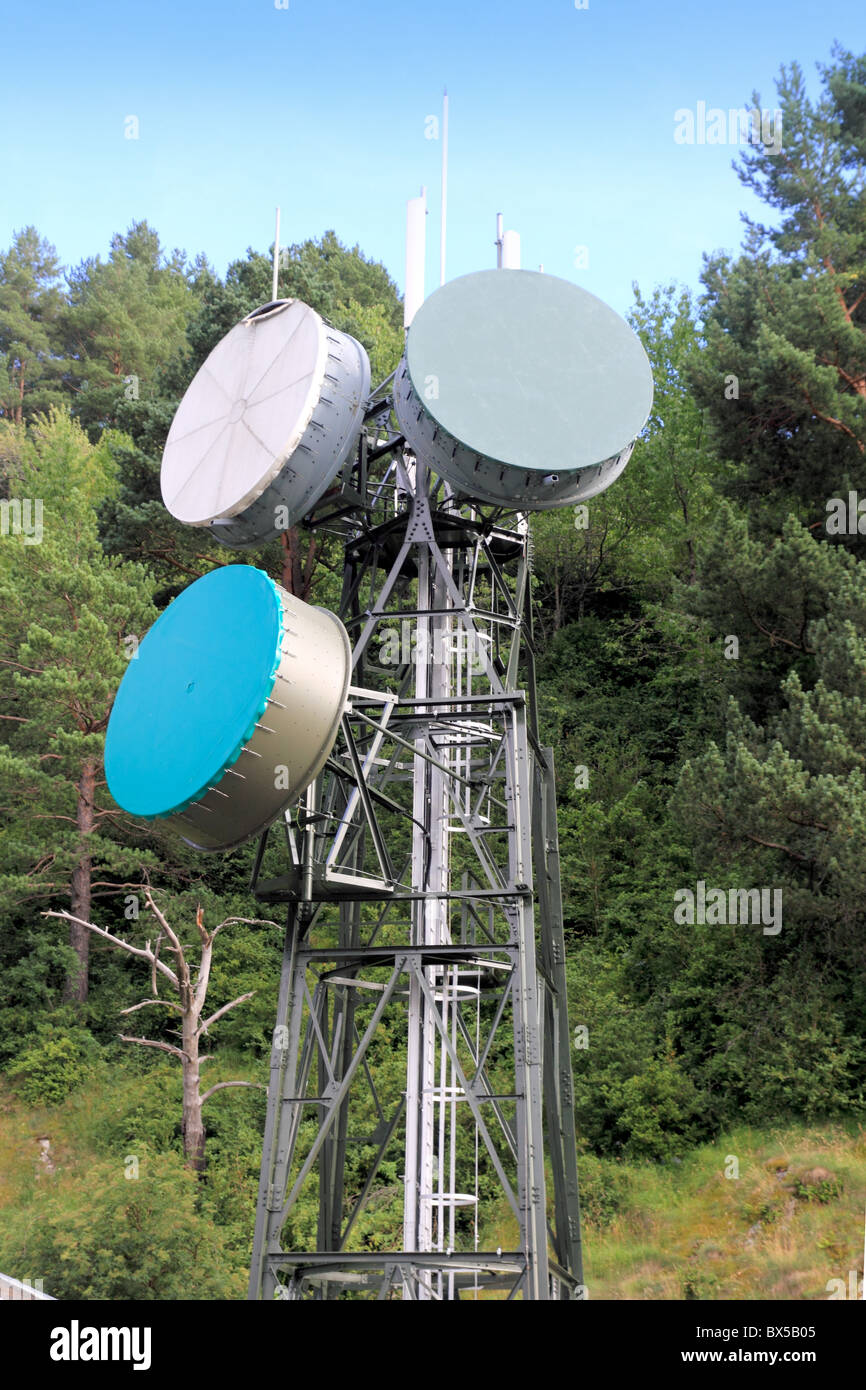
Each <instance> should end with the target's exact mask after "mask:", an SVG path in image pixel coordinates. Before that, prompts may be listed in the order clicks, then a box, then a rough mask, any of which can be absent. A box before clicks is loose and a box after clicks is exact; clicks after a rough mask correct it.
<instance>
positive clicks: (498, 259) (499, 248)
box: [496, 212, 504, 270]
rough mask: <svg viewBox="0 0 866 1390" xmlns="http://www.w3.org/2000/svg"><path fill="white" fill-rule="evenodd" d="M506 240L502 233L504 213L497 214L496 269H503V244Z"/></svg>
mask: <svg viewBox="0 0 866 1390" xmlns="http://www.w3.org/2000/svg"><path fill="white" fill-rule="evenodd" d="M503 240H504V236H503V232H502V213H501V212H497V214H496V269H497V270H501V269H502V243H503Z"/></svg>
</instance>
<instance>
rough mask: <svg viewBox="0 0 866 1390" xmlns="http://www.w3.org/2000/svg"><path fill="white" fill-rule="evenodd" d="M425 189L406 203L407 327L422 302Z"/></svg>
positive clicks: (404, 302)
mask: <svg viewBox="0 0 866 1390" xmlns="http://www.w3.org/2000/svg"><path fill="white" fill-rule="evenodd" d="M426 219H427V189H426V188H422V189H421V196H420V198H410V199H409V200H408V201H407V203H406V288H405V292H404V294H403V327H404V328H408V327H409V325H410V324H411V322H412V320H413V318H414V317H415V312H416V310H418V309H420V308H421V305H422V304H423V303H424V262H425V260H426V244H427V243H426V234H427V228H426Z"/></svg>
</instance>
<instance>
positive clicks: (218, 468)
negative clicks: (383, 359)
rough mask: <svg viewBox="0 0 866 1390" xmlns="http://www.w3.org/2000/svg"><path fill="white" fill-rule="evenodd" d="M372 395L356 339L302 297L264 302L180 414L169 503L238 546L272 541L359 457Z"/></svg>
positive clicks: (219, 351)
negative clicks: (354, 454) (351, 457)
mask: <svg viewBox="0 0 866 1390" xmlns="http://www.w3.org/2000/svg"><path fill="white" fill-rule="evenodd" d="M369 392H370V361H369V358H368V357H367V353H366V351H365V349H364V348H363V347H362V346H361V344H360V343H359V342H357V341H356V339H354V338H353V337H352V336H351V335H350V334H349V333H341V332H340V331H339V330H338V329H336V328H331V327H330V326H329V325H328V324H326V323H325V322H324V320H323V319H322V317H321V315H319V314H317V313H316V311H315V309H312V308H311V307H310V306H309V305H308V304H303V303H302V302H301V301H300V300H298V299H279V300H276V301H275V302H271V303H268V304H264V305H262V306H261V307H260V308H258V309H255V310H254V311H253V313H251V314H248V315H247V317H246V318H244V319H242V320H241V322H240V323H238V324H236V325H235V327H234V328H233V329H232V330H231V332H229V333H227V334H226V335H225V337H224V338H222V339H221V341H220V342H219V343H217V345H216V347H215V348H214V350H213V352H212V353H211V354H210V356H209V357H208V358H207V360H206V361H205V362H204V363H203V365H202V366H201V367H200V368H199V370H198V372H197V373H196V375H195V377H194V378H193V380H192V382H191V384H190V386H189V388H188V390H187V392H186V394H185V395H184V397H183V400H182V401H181V403H180V406H179V407H178V410H177V414H176V415H175V417H174V421H173V422H172V426H171V429H170V431H169V434H168V439H167V440H166V445H165V450H164V452H163V457H162V469H161V477H160V482H161V488H162V498H163V501H164V503H165V505H166V507H167V508H168V510H169V511H170V512H171V514H172V516H174V517H176V518H177V520H178V521H182V522H185V523H186V524H187V525H189V526H201V527H207V528H208V529H210V531H211V532H212V534H213V535H214V537H215V538H216V539H217V540H218V541H220V542H221V543H222V544H223V545H226V546H229V547H230V548H232V549H246V548H250V547H255V546H260V545H263V544H264V543H265V542H266V541H269V540H274V539H276V538H277V537H278V536H279V535H280V534H281V532H283V531H285V530H287V529H288V527H290V526H294V525H295V523H296V522H298V521H300V520H301V518H302V517H304V516H306V514H307V513H308V512H309V511H310V510H311V509H312V508H313V507H314V506H315V504H316V503H317V502H318V501H319V499H320V498H321V497H322V495H323V494H324V493H325V492H326V491H327V489H328V488H329V486H330V485H331V483H332V482H333V480H334V478H335V477H336V476H337V474H338V473H339V471H340V469H341V468H342V466H343V464H344V463H345V461H346V459H347V458H348V457H349V455H350V454H351V453H352V451H353V449H354V447H355V444H356V443H357V440H358V436H359V434H360V432H361V428H362V425H363V419H364V411H365V409H366V404H367V397H368V395H369Z"/></svg>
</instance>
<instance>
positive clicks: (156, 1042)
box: [42, 886, 276, 1173]
mask: <svg viewBox="0 0 866 1390" xmlns="http://www.w3.org/2000/svg"><path fill="white" fill-rule="evenodd" d="M144 896H145V902H146V904H147V908H148V911H149V912H150V913H151V914H152V916H153V917H154V919H155V921H156V922H157V924H158V926H159V934H158V936H157V938H156V945H155V946H151V943H150V940H148V941H147V944H146V945H145V946H144V947H141V946H134V945H133V944H132V942H131V941H124V940H123V938H122V937H119V936H114V935H113V933H112V932H109V931H106V930H105V928H104V927H98V926H96V924H95V923H94V922H85V921H83V920H82V919H81V918H80V917H73V915H72V914H71V913H70V912H44V913H43V914H42V915H43V917H59V918H62V919H63V920H64V921H66V922H70V923H72V924H74V925H76V926H78V927H79V928H81V929H83V930H86V931H89V932H94V933H95V934H96V935H97V936H101V937H102V938H103V939H104V940H105V941H108V942H110V943H111V945H112V946H115V947H117V948H118V949H119V950H121V951H126V952H127V953H128V954H129V955H131V956H139V957H140V958H141V959H142V960H146V961H147V962H148V964H149V966H150V983H151V990H152V995H151V998H149V999H143V1000H142V1001H141V1003H140V1004H133V1005H132V1007H131V1008H129V1009H122V1010H121V1014H133V1013H136V1012H137V1011H138V1010H139V1009H146V1008H149V1007H151V1006H154V1005H155V1006H157V1007H159V1008H163V1009H169V1010H171V1012H172V1013H174V1014H177V1015H179V1016H180V1029H179V1030H177V1031H178V1033H179V1036H180V1039H181V1045H180V1046H179V1047H177V1046H175V1044H174V1043H167V1042H162V1041H161V1040H160V1039H157V1038H132V1037H129V1036H127V1034H125V1033H121V1034H120V1039H121V1041H122V1042H130V1043H140V1044H141V1046H142V1047H156V1048H159V1050H160V1051H161V1052H168V1053H169V1054H170V1055H171V1056H172V1057H177V1059H178V1060H179V1062H180V1064H181V1067H182V1069H183V1151H184V1154H185V1156H186V1163H187V1167H189V1168H193V1169H194V1170H195V1171H196V1172H199V1173H201V1172H204V1168H205V1134H206V1131H205V1127H204V1121H203V1119H202V1106H203V1105H204V1103H205V1101H206V1100H209V1099H210V1097H211V1096H212V1095H214V1094H215V1092H217V1091H221V1090H223V1088H224V1087H227V1086H252V1087H257V1086H258V1088H259V1089H260V1090H264V1089H265V1088H264V1087H263V1086H259V1084H258V1082H255V1081H218V1082H216V1084H215V1085H213V1086H211V1087H210V1088H209V1089H208V1090H207V1091H205V1093H204V1095H202V1093H201V1073H200V1068H201V1066H202V1065H203V1063H205V1062H209V1061H210V1060H211V1057H212V1055H213V1054H212V1053H206V1054H205V1055H204V1056H202V1055H201V1054H200V1052H199V1045H200V1042H201V1039H202V1037H203V1035H205V1034H207V1033H208V1031H209V1030H210V1029H211V1028H212V1027H213V1026H214V1024H215V1023H218V1022H219V1020H220V1019H221V1018H224V1017H225V1015H226V1014H227V1013H228V1012H229V1010H230V1009H234V1008H236V1007H237V1005H238V1004H243V1003H245V1002H246V1000H247V999H252V997H253V993H254V991H252V990H251V991H250V992H249V993H248V994H241V995H239V996H238V998H237V999H232V1001H231V1002H230V1003H228V1004H223V1005H221V1007H220V1008H218V1009H217V1010H216V1011H215V1012H214V1013H212V1014H210V1015H209V1016H208V1017H207V1018H203V1017H202V1015H203V1013H204V1006H205V1001H206V998H207V990H208V984H209V982H210V971H211V961H212V958H213V943H214V940H215V939H216V936H217V934H218V932H221V931H222V929H223V927H228V926H231V925H232V924H233V923H236V922H242V923H246V924H247V925H249V926H257V925H261V926H271V927H273V926H276V923H275V922H266V921H264V920H263V919H261V918H256V917H227V918H226V919H225V921H224V922H220V924H219V926H216V927H214V929H213V931H212V932H208V930H207V928H206V927H205V925H204V921H203V913H202V909H201V908H200V907H199V908H198V909H197V910H196V926H197V928H198V934H199V939H200V944H201V958H200V960H199V962H198V965H197V966H196V965H193V966H192V968H191V967H190V962H189V960H188V959H187V951H188V950H189V947H188V946H184V945H183V944H182V943H181V941H180V939H179V938H178V936H177V933H176V932H175V931H174V929H173V928H172V926H171V925H170V923H169V922H168V919H167V918H166V916H165V914H164V913H163V912H161V911H160V909H159V908H158V907H157V905H156V903H155V902H154V900H153V896H152V894H151V891H150V887H149V886H148V887H145V890H144ZM163 941H165V943H166V948H167V950H168V951H169V952H171V954H172V955H173V956H174V958H175V965H174V968H173V969H172V967H171V966H170V965H167V964H166V963H165V961H164V960H161V959H160V947H161V945H162V943H163ZM160 975H162V977H163V978H164V979H166V980H168V981H169V983H170V984H171V986H172V989H173V990H174V991H175V993H176V994H177V1002H175V1001H174V1000H172V999H161V998H160V997H159V990H158V988H157V983H158V980H159V976H160ZM193 976H194V977H193Z"/></svg>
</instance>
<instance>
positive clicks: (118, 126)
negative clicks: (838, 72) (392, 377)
mask: <svg viewBox="0 0 866 1390" xmlns="http://www.w3.org/2000/svg"><path fill="white" fill-rule="evenodd" d="M579 2H580V3H583V0H579ZM283 3H284V0H196V3H192V0H36V3H31V4H29V5H28V4H26V3H25V4H21V3H16V4H12V3H11V0H0V5H2V29H0V32H2V35H3V48H4V56H3V78H2V86H0V131H2V136H0V140H2V166H3V175H2V180H0V246H3V247H5V246H7V245H8V244H9V241H10V238H11V236H12V233H13V231H14V230H17V229H19V228H21V227H23V226H26V225H27V224H29V223H33V224H35V226H36V227H37V228H38V229H39V231H40V233H41V234H42V235H43V236H45V237H47V238H48V239H49V240H50V241H52V242H53V243H54V244H55V246H56V247H57V249H58V252H59V253H60V256H61V259H62V260H63V262H64V263H65V264H66V265H74V264H76V263H77V262H78V261H79V260H81V259H82V258H84V257H85V256H91V255H97V254H100V255H103V256H105V255H106V253H107V250H108V245H109V240H110V237H111V235H112V233H114V232H116V231H124V230H125V229H126V228H127V227H128V226H129V224H130V222H132V221H133V220H135V219H142V218H146V219H147V220H148V222H150V224H151V225H152V226H154V227H155V228H156V230H157V231H158V232H159V234H160V237H161V239H162V242H163V245H165V246H167V247H168V248H172V247H176V246H177V247H182V248H184V249H185V250H186V251H187V252H188V253H189V254H190V255H191V256H192V255H195V254H196V253H197V252H199V251H203V252H205V253H206V255H207V256H208V258H209V259H210V261H211V262H212V264H213V265H214V266H215V267H216V269H217V270H218V271H219V272H220V273H221V274H222V273H224V272H225V269H226V267H227V265H228V264H229V262H230V261H231V260H233V259H235V258H236V257H239V256H242V255H243V254H244V253H245V251H246V248H247V247H248V246H253V247H254V248H256V249H257V250H266V249H267V247H268V246H269V245H270V244H271V242H272V240H273V224H274V208H275V205H276V204H277V203H279V204H280V205H281V207H282V231H283V235H282V238H281V239H282V241H283V242H284V243H285V242H287V241H288V242H291V241H300V240H303V239H304V238H306V237H308V236H309V237H318V236H320V235H321V233H322V232H323V231H325V230H326V229H327V228H329V227H333V228H334V229H335V231H336V232H337V235H338V236H339V237H340V238H341V240H342V241H344V242H346V243H347V244H349V245H354V244H355V243H358V244H359V245H360V247H361V249H362V251H363V252H364V253H365V254H366V255H368V256H372V257H374V258H376V259H378V260H382V261H383V262H384V263H385V265H386V266H387V268H388V270H389V271H390V273H391V274H392V276H393V277H394V279H395V280H396V281H397V283H398V285H399V286H400V288H401V290H402V288H403V280H404V232H405V202H406V199H407V198H409V197H412V196H414V195H415V194H417V193H418V192H419V191H420V187H421V185H422V184H426V186H427V189H428V204H429V208H430V215H429V216H428V218H427V230H428V259H427V265H428V283H427V290H428V293H429V292H430V291H431V290H432V289H433V288H434V287H435V286H436V285H437V284H438V280H439V190H440V172H439V171H440V159H441V145H440V143H439V141H438V140H435V139H427V138H425V137H426V134H427V133H428V132H429V131H430V129H431V127H430V123H429V122H428V121H427V117H428V116H430V115H438V114H439V113H440V111H441V100H442V88H443V85H444V84H447V87H448V93H449V105H450V132H449V135H450V138H449V152H450V158H449V192H448V262H447V278H448V279H451V278H453V277H455V276H457V275H462V274H466V273H467V272H469V271H472V270H479V269H483V268H486V267H488V266H492V265H494V264H495V248H494V245H493V242H494V237H495V218H496V213H497V212H502V213H503V214H504V217H505V226H506V228H514V229H515V230H517V231H519V232H520V233H521V238H522V253H523V259H522V263H523V266H524V268H527V269H533V270H534V269H537V268H538V266H539V265H540V264H542V263H543V265H544V269H545V271H547V272H549V273H552V274H555V275H561V276H563V277H564V278H566V279H570V280H573V281H575V282H576V283H578V284H581V285H583V286H584V287H585V288H586V289H588V290H591V291H592V292H593V293H594V294H597V295H599V296H600V297H601V298H602V299H605V300H607V301H608V302H609V303H610V304H611V305H613V307H614V308H616V309H618V310H619V312H621V313H622V312H624V311H625V310H626V309H627V308H628V307H629V305H630V303H631V300H632V292H631V284H632V281H633V280H637V281H638V282H639V284H640V287H641V289H642V291H644V292H648V291H649V290H651V289H652V287H653V285H655V284H657V283H662V282H667V281H669V280H671V279H675V280H678V281H680V282H682V283H684V284H688V285H690V286H693V287H697V285H698V278H699V274H700V266H701V255H702V252H704V251H711V250H713V249H716V248H728V249H731V250H735V249H736V248H737V247H738V246H739V244H740V241H741V237H742V224H741V222H740V218H739V213H740V211H741V210H747V211H748V210H751V211H752V212H754V211H755V210H756V208H757V206H758V205H757V203H756V201H755V200H754V198H753V197H752V195H750V194H748V193H747V191H746V190H744V189H743V188H742V186H741V185H740V183H739V181H738V179H737V177H736V174H735V173H734V171H733V169H732V168H731V161H732V159H733V157H734V155H735V154H736V149H735V147H733V146H731V145H711V144H706V143H703V144H698V143H695V144H693V145H683V144H678V143H676V142H675V140H674V130H675V119H674V113H675V112H676V111H677V110H680V109H691V110H693V111H697V107H698V103H699V102H705V103H706V106H707V107H708V108H713V107H716V108H721V109H722V110H724V111H725V112H727V110H728V109H729V108H731V107H739V106H742V105H744V104H749V103H750V101H751V94H752V92H753V90H755V89H757V90H758V92H759V93H760V96H761V98H762V104H763V105H764V106H765V107H767V108H772V107H774V106H775V95H776V94H775V85H774V83H775V78H776V76H777V74H778V70H779V67H780V65H781V64H782V63H786V64H787V63H790V62H791V61H792V60H797V61H798V62H799V63H800V64H801V66H802V67H803V69H804V71H805V74H806V78H807V82H808V84H809V89H810V91H811V92H812V93H813V94H814V93H816V92H817V91H818V88H819V78H818V74H817V72H816V69H815V63H816V62H817V61H821V62H829V61H830V60H831V54H830V50H831V45H832V42H833V40H834V39H838V40H840V41H841V42H842V44H843V45H844V46H845V47H847V48H849V49H852V50H854V51H855V52H862V51H863V49H864V47H866V42H864V41H866V6H864V4H863V0H820V3H815V0H788V3H787V4H786V3H784V0H783V3H780V4H776V5H762V4H760V3H757V2H756V0H724V3H722V0H716V2H715V3H713V0H588V7H587V8H585V9H577V8H576V6H575V0H525V3H524V2H523V0H378V3H377V0H369V3H361V0H288V5H287V7H286V8H277V5H278V4H279V5H282V4H283ZM129 117H136V118H137V121H138V138H137V139H128V138H126V132H127V131H128V130H132V129H133V127H132V125H131V124H130V123H129V122H128V119H127V118H129ZM765 220H766V219H765ZM578 247H585V248H586V252H585V253H584V252H580V251H578V250H577V249H576V248H578ZM584 262H585V263H584Z"/></svg>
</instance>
